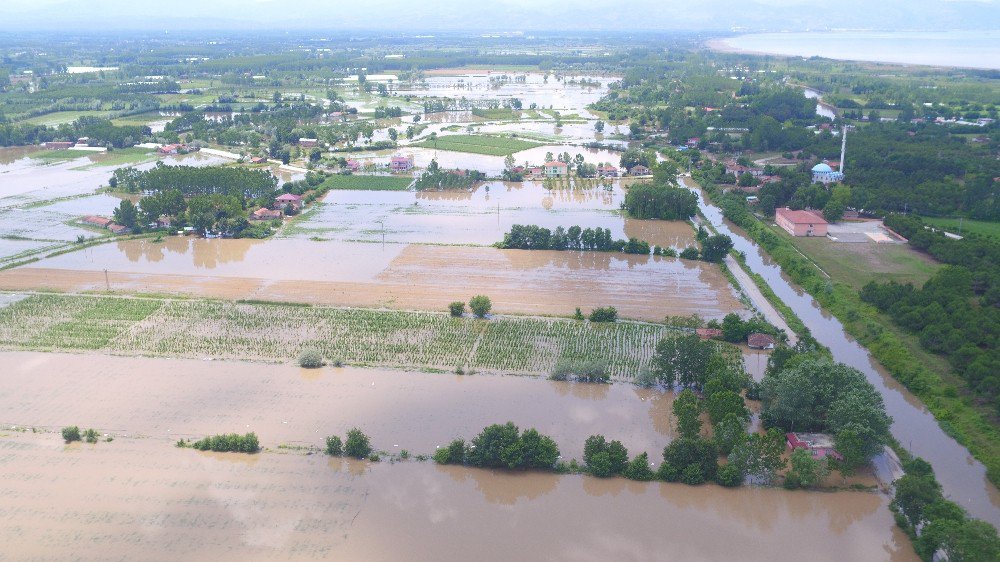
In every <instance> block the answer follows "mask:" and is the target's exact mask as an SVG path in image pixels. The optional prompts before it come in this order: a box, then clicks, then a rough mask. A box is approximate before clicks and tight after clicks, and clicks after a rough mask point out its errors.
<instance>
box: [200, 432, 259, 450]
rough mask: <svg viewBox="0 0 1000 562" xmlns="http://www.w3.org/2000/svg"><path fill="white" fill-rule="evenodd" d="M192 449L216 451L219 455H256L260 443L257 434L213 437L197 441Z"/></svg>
mask: <svg viewBox="0 0 1000 562" xmlns="http://www.w3.org/2000/svg"><path fill="white" fill-rule="evenodd" d="M191 447H193V448H195V449H198V450H199V451H215V452H217V453H227V452H234V453H256V452H258V451H260V443H259V442H258V441H257V434H255V433H247V434H245V435H239V434H237V433H227V434H223V435H213V436H212V437H206V438H204V439H199V440H198V441H195V442H194V443H192V444H191Z"/></svg>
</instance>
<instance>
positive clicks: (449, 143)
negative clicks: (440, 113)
mask: <svg viewBox="0 0 1000 562" xmlns="http://www.w3.org/2000/svg"><path fill="white" fill-rule="evenodd" d="M411 146H420V147H424V148H435V149H438V150H451V151H454V152H470V153H472V154H485V155H487V156H507V155H508V154H514V153H515V152H521V151H522V150H528V149H529V148H535V147H538V146H542V144H541V143H537V142H531V141H526V140H523V139H516V138H512V137H501V136H494V135H448V136H444V137H438V138H437V140H424V141H420V142H418V143H414V144H413V145H411Z"/></svg>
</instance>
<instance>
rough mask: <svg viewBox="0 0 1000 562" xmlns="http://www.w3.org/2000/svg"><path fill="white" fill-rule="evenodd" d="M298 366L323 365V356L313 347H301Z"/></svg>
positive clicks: (314, 366) (315, 366)
mask: <svg viewBox="0 0 1000 562" xmlns="http://www.w3.org/2000/svg"><path fill="white" fill-rule="evenodd" d="M299 366H300V367H305V368H307V369H316V368H319V367H322V366H323V356H322V355H320V353H319V352H318V351H316V350H315V349H303V350H302V353H300V354H299Z"/></svg>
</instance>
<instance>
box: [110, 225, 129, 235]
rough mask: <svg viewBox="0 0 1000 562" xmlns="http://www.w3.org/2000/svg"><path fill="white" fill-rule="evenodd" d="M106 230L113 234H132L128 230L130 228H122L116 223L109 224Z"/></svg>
mask: <svg viewBox="0 0 1000 562" xmlns="http://www.w3.org/2000/svg"><path fill="white" fill-rule="evenodd" d="M108 230H110V231H111V232H112V233H114V234H128V233H130V232H132V229H130V228H128V227H126V226H124V225H120V224H118V223H116V222H113V223H111V224H109V225H108Z"/></svg>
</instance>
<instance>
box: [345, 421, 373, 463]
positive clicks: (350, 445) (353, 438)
mask: <svg viewBox="0 0 1000 562" xmlns="http://www.w3.org/2000/svg"><path fill="white" fill-rule="evenodd" d="M371 453H372V447H371V443H370V442H369V440H368V436H367V435H365V434H364V433H363V432H362V431H361V430H360V429H358V428H356V427H355V428H352V429H351V430H350V431H348V432H347V442H345V443H344V454H345V455H347V456H349V457H354V458H356V459H363V458H365V457H367V456H368V455H370V454H371Z"/></svg>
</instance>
